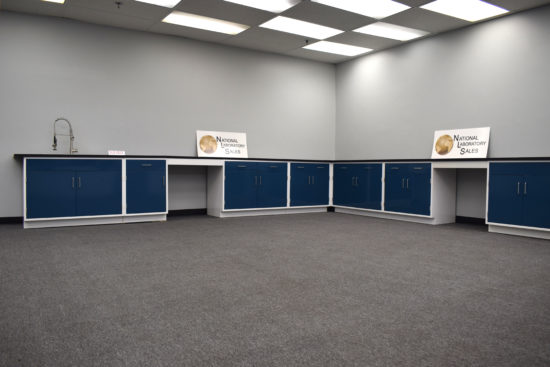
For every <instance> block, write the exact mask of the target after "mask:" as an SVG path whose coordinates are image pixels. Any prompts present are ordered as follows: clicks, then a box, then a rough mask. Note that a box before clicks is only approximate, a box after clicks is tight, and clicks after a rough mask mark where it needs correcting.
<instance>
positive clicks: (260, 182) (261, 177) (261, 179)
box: [260, 176, 262, 185]
mask: <svg viewBox="0 0 550 367" xmlns="http://www.w3.org/2000/svg"><path fill="white" fill-rule="evenodd" d="M261 184H262V176H260V185H261Z"/></svg>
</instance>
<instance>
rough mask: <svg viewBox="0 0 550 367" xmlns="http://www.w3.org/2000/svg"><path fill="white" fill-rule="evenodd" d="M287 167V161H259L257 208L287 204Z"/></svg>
mask: <svg viewBox="0 0 550 367" xmlns="http://www.w3.org/2000/svg"><path fill="white" fill-rule="evenodd" d="M287 169H288V168H287V163H267V162H266V163H262V162H261V163H258V165H257V173H258V185H257V188H258V195H257V203H256V207H257V208H276V207H282V206H286V203H287V176H288V175H287Z"/></svg>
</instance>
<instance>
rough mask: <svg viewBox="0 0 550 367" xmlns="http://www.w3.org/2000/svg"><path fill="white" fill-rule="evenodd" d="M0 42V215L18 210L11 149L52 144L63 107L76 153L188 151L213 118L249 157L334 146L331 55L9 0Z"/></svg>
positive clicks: (317, 155) (17, 169) (16, 167)
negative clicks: (228, 42)
mask: <svg viewBox="0 0 550 367" xmlns="http://www.w3.org/2000/svg"><path fill="white" fill-rule="evenodd" d="M0 50H2V51H1V55H2V56H1V57H0V140H1V143H2V144H1V145H0V171H1V172H2V175H0V188H1V189H0V217H8V216H21V215H22V209H21V208H22V193H21V192H22V190H21V187H22V185H21V166H20V164H19V163H17V162H15V161H14V160H13V158H12V155H13V154H14V153H51V152H52V151H51V144H52V132H53V129H52V124H53V121H54V120H55V118H57V117H59V116H64V117H67V118H68V119H69V120H70V121H71V122H72V124H73V128H74V132H75V136H76V140H75V143H76V146H77V148H78V149H79V152H80V153H83V154H105V153H106V152H107V150H108V149H121V150H125V151H126V152H127V154H144V155H147V154H151V155H158V154H160V155H183V156H195V155H196V152H195V149H196V148H195V131H196V130H221V131H237V132H246V133H247V135H248V136H247V137H248V144H249V155H250V156H251V157H257V158H267V157H269V158H302V159H324V160H327V159H333V158H334V130H335V96H334V93H335V69H334V66H333V65H329V64H322V63H317V62H313V61H308V60H302V59H296V58H291V57H286V56H280V55H274V54H268V53H261V52H254V51H248V50H244V49H237V48H230V47H224V46H219V45H215V44H209V43H203V42H198V41H192V40H186V39H182V38H177V37H171V36H164V35H155V34H148V33H142V32H135V31H129V30H122V29H115V28H109V27H102V26H96V25H91V24H85V23H79V22H74V21H69V20H64V19H57V18H46V17H39V16H29V15H22V14H15V13H9V12H1V13H0ZM59 145H60V147H59V150H60V151H61V152H62V153H64V152H65V151H66V149H67V148H66V147H67V145H66V141H60V144H59ZM174 185H177V183H174ZM177 203H178V204H177V205H176V204H175V207H174V205H172V204H173V203H170V207H171V208H172V209H184V208H186V207H188V206H186V204H185V203H184V202H182V201H180V200H179V199H178V200H177ZM189 205H191V207H193V205H195V204H193V202H190V203H189Z"/></svg>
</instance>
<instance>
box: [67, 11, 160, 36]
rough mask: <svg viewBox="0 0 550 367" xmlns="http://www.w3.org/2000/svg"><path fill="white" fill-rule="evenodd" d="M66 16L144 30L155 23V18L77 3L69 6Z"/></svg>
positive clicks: (95, 22) (89, 21)
mask: <svg viewBox="0 0 550 367" xmlns="http://www.w3.org/2000/svg"><path fill="white" fill-rule="evenodd" d="M65 16H66V17H68V18H71V19H76V20H80V21H83V22H88V23H94V24H102V25H108V26H113V27H120V28H126V29H135V30H142V31H144V30H148V29H149V28H150V27H151V26H152V25H153V24H154V23H155V21H153V20H148V19H143V18H137V17H130V16H127V15H124V14H119V13H116V12H106V11H101V10H93V9H89V8H84V7H80V6H75V5H73V6H69V7H67V9H66V10H65Z"/></svg>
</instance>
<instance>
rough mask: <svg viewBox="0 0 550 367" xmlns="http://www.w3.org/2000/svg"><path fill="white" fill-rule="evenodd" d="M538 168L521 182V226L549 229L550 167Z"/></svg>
mask: <svg viewBox="0 0 550 367" xmlns="http://www.w3.org/2000/svg"><path fill="white" fill-rule="evenodd" d="M539 168H540V171H539V172H537V173H536V174H526V175H525V181H524V182H523V188H522V189H523V225H525V226H529V227H541V228H550V167H549V166H548V165H546V166H543V165H541V166H540V167H539Z"/></svg>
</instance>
